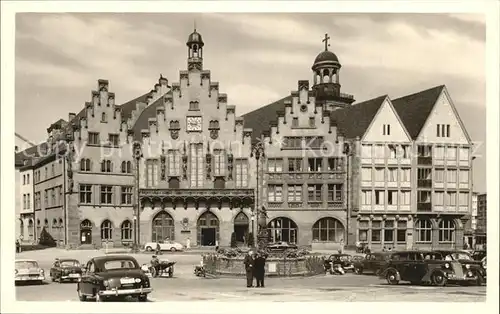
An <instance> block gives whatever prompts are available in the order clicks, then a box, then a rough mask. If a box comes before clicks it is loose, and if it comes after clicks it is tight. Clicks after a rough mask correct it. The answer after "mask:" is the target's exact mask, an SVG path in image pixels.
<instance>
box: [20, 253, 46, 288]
mask: <svg viewBox="0 0 500 314" xmlns="http://www.w3.org/2000/svg"><path fill="white" fill-rule="evenodd" d="M44 280H45V272H44V270H43V269H42V268H40V266H39V265H38V262H37V261H35V260H33V259H18V260H16V262H15V283H16V284H17V283H21V282H30V283H37V284H42V283H43V281H44Z"/></svg>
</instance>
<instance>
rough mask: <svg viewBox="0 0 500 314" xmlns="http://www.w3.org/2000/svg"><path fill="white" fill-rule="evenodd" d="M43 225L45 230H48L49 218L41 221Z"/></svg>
mask: <svg viewBox="0 0 500 314" xmlns="http://www.w3.org/2000/svg"><path fill="white" fill-rule="evenodd" d="M43 226H44V228H45V230H46V231H47V232H49V220H48V219H47V218H45V220H44V221H43Z"/></svg>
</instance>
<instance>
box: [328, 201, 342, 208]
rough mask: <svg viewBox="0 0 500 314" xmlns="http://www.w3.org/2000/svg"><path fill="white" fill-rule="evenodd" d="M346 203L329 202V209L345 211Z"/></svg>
mask: <svg viewBox="0 0 500 314" xmlns="http://www.w3.org/2000/svg"><path fill="white" fill-rule="evenodd" d="M343 208H344V201H334V200H328V209H343Z"/></svg>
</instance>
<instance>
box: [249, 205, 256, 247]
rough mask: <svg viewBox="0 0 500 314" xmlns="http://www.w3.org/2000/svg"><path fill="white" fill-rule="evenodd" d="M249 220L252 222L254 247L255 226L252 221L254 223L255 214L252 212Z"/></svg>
mask: <svg viewBox="0 0 500 314" xmlns="http://www.w3.org/2000/svg"><path fill="white" fill-rule="evenodd" d="M250 220H251V221H252V238H253V240H254V243H253V244H254V245H255V224H254V221H255V212H254V210H252V214H251V216H250Z"/></svg>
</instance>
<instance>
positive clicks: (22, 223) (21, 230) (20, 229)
mask: <svg viewBox="0 0 500 314" xmlns="http://www.w3.org/2000/svg"><path fill="white" fill-rule="evenodd" d="M19 234H20V236H21V237H23V238H24V222H23V220H22V219H19Z"/></svg>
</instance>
